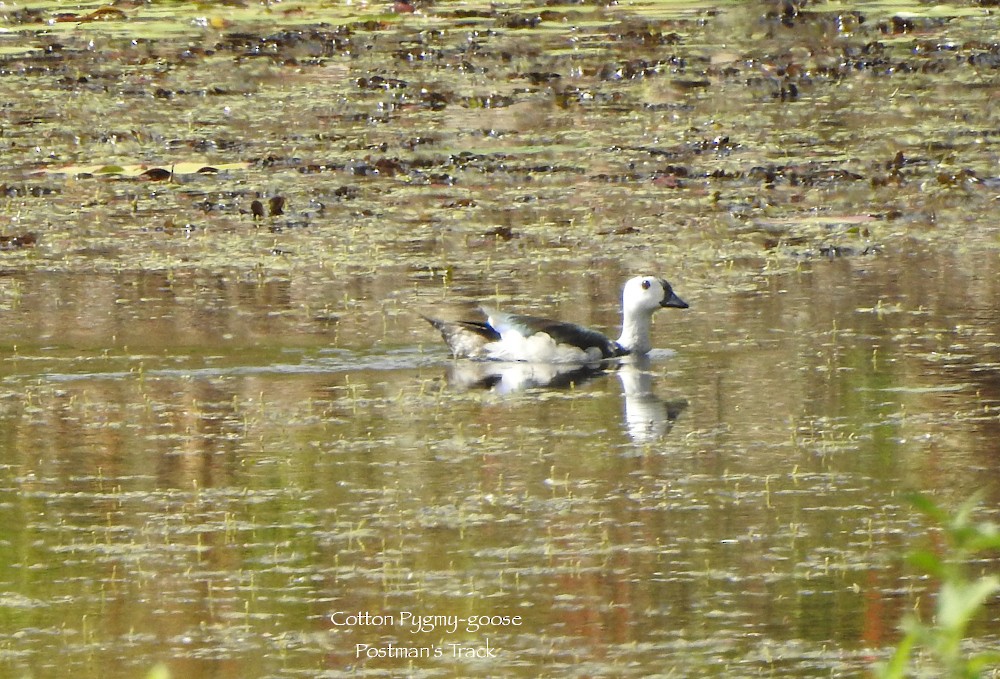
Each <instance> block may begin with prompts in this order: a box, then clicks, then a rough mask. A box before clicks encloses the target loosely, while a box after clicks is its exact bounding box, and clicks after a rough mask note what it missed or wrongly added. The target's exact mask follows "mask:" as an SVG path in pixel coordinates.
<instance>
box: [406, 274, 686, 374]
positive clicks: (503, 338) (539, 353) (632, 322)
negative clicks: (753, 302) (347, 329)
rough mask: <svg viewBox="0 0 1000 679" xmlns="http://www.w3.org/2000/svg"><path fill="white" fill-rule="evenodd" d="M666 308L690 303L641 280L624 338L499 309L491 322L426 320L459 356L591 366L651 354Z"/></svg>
mask: <svg viewBox="0 0 1000 679" xmlns="http://www.w3.org/2000/svg"><path fill="white" fill-rule="evenodd" d="M664 307H673V308H675V309H687V308H688V305H687V302H685V301H684V300H682V299H681V298H680V297H678V296H677V295H676V294H675V293H674V291H673V289H672V288H671V287H670V283H668V282H667V281H665V280H664V279H662V278H657V277H655V276H638V277H636V278H631V279H629V280H628V281H627V282H626V283H625V287H624V289H623V290H622V334H621V336H620V337H619V338H618V339H617V340H612V339H609V338H608V337H605V336H604V335H603V334H601V333H599V332H597V331H596V330H591V329H590V328H585V327H583V326H580V325H576V324H575V323H565V322H562V321H553V320H549V319H545V318H536V317H534V316H522V315H519V314H508V313H504V312H501V311H496V310H493V309H483V311H484V312H485V313H486V316H487V318H486V320H485V321H444V320H440V319H436V318H427V317H426V316H425V317H424V318H426V319H427V321H429V322H430V323H431V325H433V326H434V327H435V328H437V329H438V330H439V331H440V332H441V336H442V337H444V340H445V342H447V343H448V346H449V347H450V348H451V352H452V355H454V357H455V358H473V359H480V360H494V361H530V362H535V363H575V364H578V365H585V364H590V363H593V362H595V361H601V360H605V359H609V358H616V357H620V356H628V355H633V356H642V355H645V354H646V353H648V352H649V350H650V347H651V344H650V339H649V330H650V325H651V324H652V319H653V313H654V312H655V311H656V310H657V309H661V308H664Z"/></svg>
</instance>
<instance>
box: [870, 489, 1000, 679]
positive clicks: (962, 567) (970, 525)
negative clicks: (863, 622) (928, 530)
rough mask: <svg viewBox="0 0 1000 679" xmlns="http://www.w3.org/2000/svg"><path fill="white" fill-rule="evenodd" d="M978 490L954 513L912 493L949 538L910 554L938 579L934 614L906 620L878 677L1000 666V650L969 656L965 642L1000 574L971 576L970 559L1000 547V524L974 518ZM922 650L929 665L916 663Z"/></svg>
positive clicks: (959, 674) (955, 676) (969, 673)
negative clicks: (942, 546) (940, 548)
mask: <svg viewBox="0 0 1000 679" xmlns="http://www.w3.org/2000/svg"><path fill="white" fill-rule="evenodd" d="M979 498H980V496H979V495H976V496H973V497H972V498H971V499H970V500H968V501H966V502H965V503H963V504H962V505H961V506H960V507H959V508H958V510H957V511H956V512H955V513H954V514H949V513H948V512H947V511H945V510H944V509H942V508H941V507H939V506H938V505H937V504H935V503H934V502H933V501H932V500H930V499H929V498H927V497H926V496H924V495H919V494H915V495H913V496H912V497H911V498H910V501H911V502H912V503H913V505H914V506H915V507H916V508H917V509H919V510H920V511H921V512H923V513H924V514H925V515H926V516H927V517H928V518H930V519H931V520H933V521H934V522H935V523H936V524H938V525H939V526H940V527H941V529H942V533H943V535H944V537H945V539H946V541H947V549H946V550H945V554H944V555H941V554H938V553H937V552H934V551H931V550H924V549H922V550H916V551H914V552H911V553H910V554H909V555H908V556H907V558H908V560H909V562H910V563H912V564H913V565H915V566H917V567H918V568H920V569H921V570H923V571H925V572H926V573H927V574H929V575H931V576H932V577H934V578H937V579H938V580H939V581H940V583H941V586H940V589H939V590H938V595H937V601H936V606H935V612H934V618H933V621H932V622H931V623H925V622H922V621H921V620H920V619H919V618H918V617H917V616H916V615H909V616H907V617H906V618H905V619H904V620H903V624H902V629H903V631H904V632H905V633H906V634H905V636H904V637H903V639H902V640H901V641H900V642H899V645H898V646H897V647H896V651H895V653H894V654H893V656H892V657H891V658H890V659H889V660H888V662H886V663H884V664H882V665H880V666H879V667H878V668H877V669H876V672H875V674H876V676H877V677H879V678H880V679H899V678H902V677H907V676H917V677H919V676H931V677H935V678H937V677H947V678H949V679H971V678H973V677H981V676H982V674H983V672H984V670H986V669H988V668H990V667H996V666H998V665H1000V653H998V652H993V651H991V652H982V653H976V654H972V655H968V656H967V655H966V653H965V652H963V650H962V641H963V640H964V638H965V632H966V629H967V628H968V626H969V623H970V622H972V620H973V618H975V616H976V614H977V613H978V612H979V611H980V609H981V608H982V606H983V604H984V603H986V601H988V600H989V599H990V598H991V597H992V596H994V595H995V594H996V593H997V592H1000V576H998V575H996V574H991V575H984V576H981V577H977V578H973V577H970V575H969V573H968V563H969V561H970V560H971V558H972V557H973V556H975V555H977V554H981V553H983V552H989V551H997V550H1000V527H998V526H997V524H995V523H991V522H985V521H983V522H976V521H974V520H973V517H972V515H973V513H974V511H975V509H976V506H977V505H978V504H979ZM918 649H919V650H921V651H923V654H924V655H925V656H926V657H927V666H924V665H923V663H921V664H920V666H914V665H915V663H914V653H915V652H916V651H917V650H918Z"/></svg>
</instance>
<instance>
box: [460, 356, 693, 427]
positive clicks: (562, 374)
mask: <svg viewBox="0 0 1000 679" xmlns="http://www.w3.org/2000/svg"><path fill="white" fill-rule="evenodd" d="M649 368H650V363H649V359H648V357H634V358H632V359H631V360H629V361H627V362H626V361H602V362H596V363H592V364H590V365H575V364H565V363H527V362H516V361H506V362H500V361H457V362H455V363H452V364H451V365H449V366H448V369H447V373H446V377H447V380H448V384H449V385H450V386H452V387H454V388H457V389H463V390H464V389H488V390H491V391H494V392H496V393H498V394H510V393H513V392H518V391H524V390H526V389H568V388H571V387H574V386H580V385H582V384H584V383H586V382H589V381H591V380H596V379H600V378H601V377H604V376H606V375H608V374H609V373H612V372H613V373H614V374H616V375H618V379H619V380H620V381H621V384H622V392H623V395H624V396H625V428H626V430H627V432H628V435H629V437H630V438H631V439H632V440H633V441H635V442H636V443H646V442H649V441H654V440H656V439H658V438H660V437H662V436H664V435H665V434H667V432H669V431H670V428H671V426H673V423H674V420H676V419H677V418H678V417H679V416H680V414H681V412H683V411H684V409H685V408H686V407H687V401H686V400H684V399H673V400H670V401H664V400H663V399H662V398H660V397H659V396H657V395H656V394H655V393H654V391H653V373H651V372H650V370H649Z"/></svg>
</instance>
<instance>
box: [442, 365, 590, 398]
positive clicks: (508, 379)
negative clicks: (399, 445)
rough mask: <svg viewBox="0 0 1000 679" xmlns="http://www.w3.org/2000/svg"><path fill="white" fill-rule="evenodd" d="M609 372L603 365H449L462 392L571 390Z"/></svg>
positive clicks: (450, 378) (454, 383) (449, 376)
mask: <svg viewBox="0 0 1000 679" xmlns="http://www.w3.org/2000/svg"><path fill="white" fill-rule="evenodd" d="M606 373H607V370H606V367H605V366H603V365H602V364H600V363H595V364H591V365H576V364H572V363H525V362H515V361H505V362H500V361H488V362H487V361H458V362H455V363H452V364H451V365H449V366H448V372H447V379H448V384H449V385H451V386H453V387H457V388H459V389H491V390H493V391H495V392H497V393H498V394H510V393H513V392H516V391H524V390H525V389H540V388H550V389H567V388H570V387H573V386H579V385H581V384H583V383H584V382H589V381H590V380H593V379H596V378H598V377H601V376H602V375H605V374H606Z"/></svg>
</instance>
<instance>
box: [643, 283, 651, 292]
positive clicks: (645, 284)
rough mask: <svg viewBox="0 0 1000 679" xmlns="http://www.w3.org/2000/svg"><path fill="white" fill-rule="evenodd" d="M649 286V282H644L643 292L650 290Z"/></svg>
mask: <svg viewBox="0 0 1000 679" xmlns="http://www.w3.org/2000/svg"><path fill="white" fill-rule="evenodd" d="M649 285H650V283H649V281H643V282H642V289H643V290H649Z"/></svg>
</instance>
